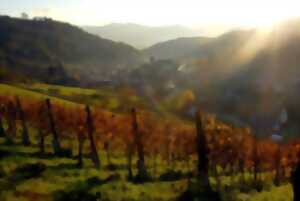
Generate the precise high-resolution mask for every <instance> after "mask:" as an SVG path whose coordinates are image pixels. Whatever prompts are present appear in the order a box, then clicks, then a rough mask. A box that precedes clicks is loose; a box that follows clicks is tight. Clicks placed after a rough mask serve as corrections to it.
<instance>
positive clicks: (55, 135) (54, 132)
mask: <svg viewBox="0 0 300 201" xmlns="http://www.w3.org/2000/svg"><path fill="white" fill-rule="evenodd" d="M46 106H47V112H48V120H49V124H50V129H51V132H52V135H53V139H52V146H53V149H54V153H55V154H56V155H59V154H60V153H61V146H60V142H59V137H58V133H57V130H56V127H55V122H54V117H53V114H52V105H51V102H50V99H49V98H47V99H46Z"/></svg>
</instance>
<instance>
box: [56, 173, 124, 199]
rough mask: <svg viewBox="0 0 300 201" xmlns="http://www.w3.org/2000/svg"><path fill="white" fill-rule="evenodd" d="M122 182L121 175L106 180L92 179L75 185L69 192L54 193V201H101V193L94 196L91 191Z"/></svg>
mask: <svg viewBox="0 0 300 201" xmlns="http://www.w3.org/2000/svg"><path fill="white" fill-rule="evenodd" d="M116 180H120V175H118V174H114V175H111V176H109V177H107V178H106V179H100V178H99V177H90V178H88V179H86V180H85V181H80V182H77V183H75V184H74V185H73V186H72V187H70V188H69V189H67V190H62V191H56V192H54V193H53V198H54V199H53V200H54V201H97V200H101V193H96V194H92V193H90V192H89V191H90V190H91V189H92V188H94V187H96V186H101V185H104V184H107V183H109V182H112V181H116Z"/></svg>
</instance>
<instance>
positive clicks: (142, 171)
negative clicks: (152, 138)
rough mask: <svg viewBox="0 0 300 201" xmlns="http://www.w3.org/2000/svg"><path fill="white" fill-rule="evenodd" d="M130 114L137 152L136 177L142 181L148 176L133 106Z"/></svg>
mask: <svg viewBox="0 0 300 201" xmlns="http://www.w3.org/2000/svg"><path fill="white" fill-rule="evenodd" d="M131 116H132V131H133V136H134V141H135V146H136V147H137V153H138V161H137V169H138V173H137V178H138V179H139V180H140V182H144V181H145V180H147V178H148V173H147V169H146V165H145V153H144V145H143V142H142V136H141V133H140V132H139V128H138V122H137V115H136V110H135V108H132V110H131Z"/></svg>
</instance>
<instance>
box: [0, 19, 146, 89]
mask: <svg viewBox="0 0 300 201" xmlns="http://www.w3.org/2000/svg"><path fill="white" fill-rule="evenodd" d="M142 61H143V57H142V55H141V53H140V52H139V51H138V50H136V49H134V48H133V47H131V46H129V45H126V44H124V43H116V42H113V41H110V40H107V39H103V38H100V37H98V36H94V35H91V34H88V33H86V32H84V31H83V30H81V29H80V28H78V27H75V26H72V25H70V24H67V23H62V22H57V21H53V20H51V19H45V18H42V19H34V20H24V19H18V18H10V17H5V16H2V17H0V66H2V67H5V68H6V69H9V70H10V71H14V72H22V73H23V74H25V75H28V76H30V77H32V78H36V79H39V80H41V81H48V82H50V83H60V84H66V82H67V83H73V84H74V83H78V82H79V83H84V84H88V83H89V82H93V81H96V80H97V81H99V80H106V79H109V77H110V76H111V75H112V74H113V73H114V72H115V71H118V70H121V69H127V68H134V67H137V66H138V65H139V64H140V63H142ZM49 74H51V75H52V76H51V77H52V78H51V80H48V79H50V78H49Z"/></svg>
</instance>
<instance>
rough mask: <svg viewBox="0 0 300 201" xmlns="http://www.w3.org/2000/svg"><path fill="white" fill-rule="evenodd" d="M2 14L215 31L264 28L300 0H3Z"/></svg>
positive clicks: (287, 14) (294, 10)
mask: <svg viewBox="0 0 300 201" xmlns="http://www.w3.org/2000/svg"><path fill="white" fill-rule="evenodd" d="M0 2H2V3H1V8H0V14H2V15H3V14H5V15H11V16H20V13H21V12H26V13H28V14H29V16H30V17H34V16H47V17H50V18H53V19H56V20H60V21H67V22H70V23H72V24H76V25H104V24H108V23H113V22H118V23H129V22H130V23H137V24H142V25H150V26H165V25H173V24H177V25H184V26H189V27H192V28H202V29H205V28H206V29H208V30H206V32H208V33H211V34H214V32H219V31H222V30H223V29H224V30H225V29H228V28H236V27H265V26H271V25H272V24H274V23H276V22H279V21H282V20H285V19H288V18H291V17H295V16H297V15H298V8H299V6H300V2H299V1H295V0H285V1H271V0H266V1H260V0H252V1H238V0H229V1H217V0H210V1H203V0H185V1H174V0H173V1H172V0H164V1H160V0H152V1H145V0H130V1H121V0H109V1H98V0H88V1H79V0H65V1H60V0H39V1H35V0H24V1H22V0H10V1H9V2H7V1H6V0H0Z"/></svg>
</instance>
